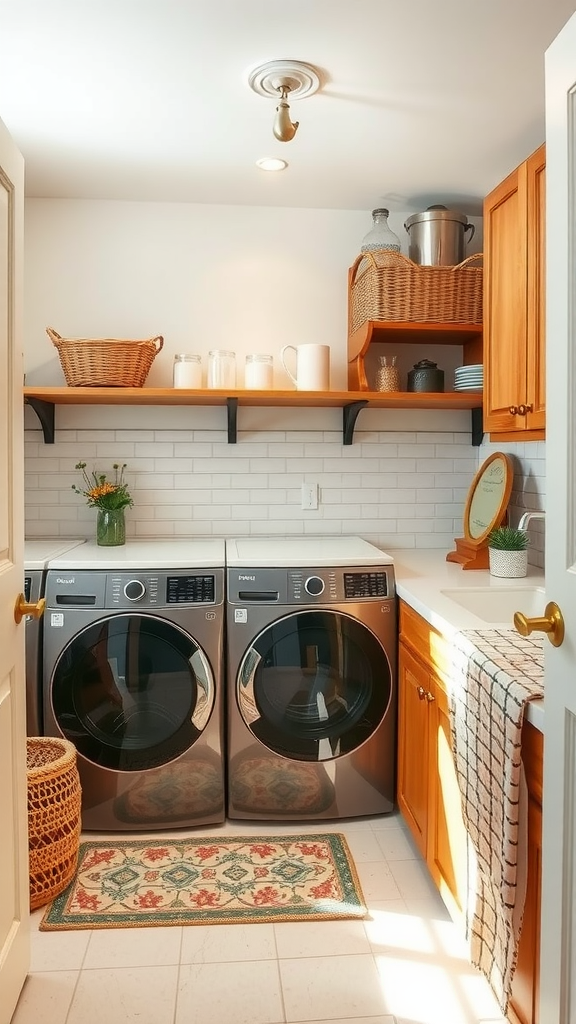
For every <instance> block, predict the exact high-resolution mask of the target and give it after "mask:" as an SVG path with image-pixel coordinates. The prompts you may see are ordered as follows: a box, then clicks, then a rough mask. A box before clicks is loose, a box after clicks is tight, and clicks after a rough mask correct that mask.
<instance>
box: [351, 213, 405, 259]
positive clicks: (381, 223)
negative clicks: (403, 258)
mask: <svg viewBox="0 0 576 1024" xmlns="http://www.w3.org/2000/svg"><path fill="white" fill-rule="evenodd" d="M388 216H389V212H388V210H385V209H383V208H381V209H379V210H372V220H373V225H372V228H371V229H370V231H369V232H368V234H367V235H364V238H363V239H362V245H361V246H360V251H361V252H374V250H375V249H391V250H392V251H393V252H400V239H399V238H398V235H395V234H394V232H393V231H392V228H391V227H390V226H389V224H388Z"/></svg>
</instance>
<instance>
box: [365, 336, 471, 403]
mask: <svg viewBox="0 0 576 1024" xmlns="http://www.w3.org/2000/svg"><path fill="white" fill-rule="evenodd" d="M374 342H386V343H390V344H393V345H422V346H423V347H424V351H423V356H424V355H425V354H426V353H425V347H426V345H461V346H462V352H463V357H462V362H463V364H464V365H466V364H471V363H481V362H482V324H456V323H439V324H437V323H411V322H407V321H402V322H400V323H398V322H395V321H392V320H367V321H366V323H365V324H362V327H359V328H358V330H357V331H354V333H353V334H350V335H349V337H348V386H349V387H350V389H351V390H360V391H363V390H366V389H367V387H368V382H367V380H366V371H365V369H364V360H365V357H366V353H367V351H368V349H369V348H370V345H372V344H373V343H374ZM429 397H431V396H429Z"/></svg>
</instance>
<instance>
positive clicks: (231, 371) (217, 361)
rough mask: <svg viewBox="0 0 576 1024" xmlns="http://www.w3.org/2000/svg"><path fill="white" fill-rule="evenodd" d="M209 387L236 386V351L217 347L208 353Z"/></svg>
mask: <svg viewBox="0 0 576 1024" xmlns="http://www.w3.org/2000/svg"><path fill="white" fill-rule="evenodd" d="M208 387H209V388H235V387H236V353H235V352H229V351H227V350H226V349H224V348H215V349H213V350H212V352H209V353H208Z"/></svg>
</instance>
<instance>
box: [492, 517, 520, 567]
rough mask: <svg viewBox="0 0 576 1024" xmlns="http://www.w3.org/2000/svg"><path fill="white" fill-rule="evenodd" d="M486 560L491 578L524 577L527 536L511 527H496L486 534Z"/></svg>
mask: <svg viewBox="0 0 576 1024" xmlns="http://www.w3.org/2000/svg"><path fill="white" fill-rule="evenodd" d="M488 558H489V564H490V574H491V575H492V576H506V577H515V576H526V574H527V572H528V534H527V532H526V530H518V529H516V528H515V527H513V526H498V527H497V528H496V529H495V530H492V531H491V532H490V533H489V534H488Z"/></svg>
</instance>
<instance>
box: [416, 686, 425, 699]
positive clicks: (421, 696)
mask: <svg viewBox="0 0 576 1024" xmlns="http://www.w3.org/2000/svg"><path fill="white" fill-rule="evenodd" d="M416 693H417V694H418V700H424V698H425V696H426V690H425V689H424V687H423V686H417V687H416Z"/></svg>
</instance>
